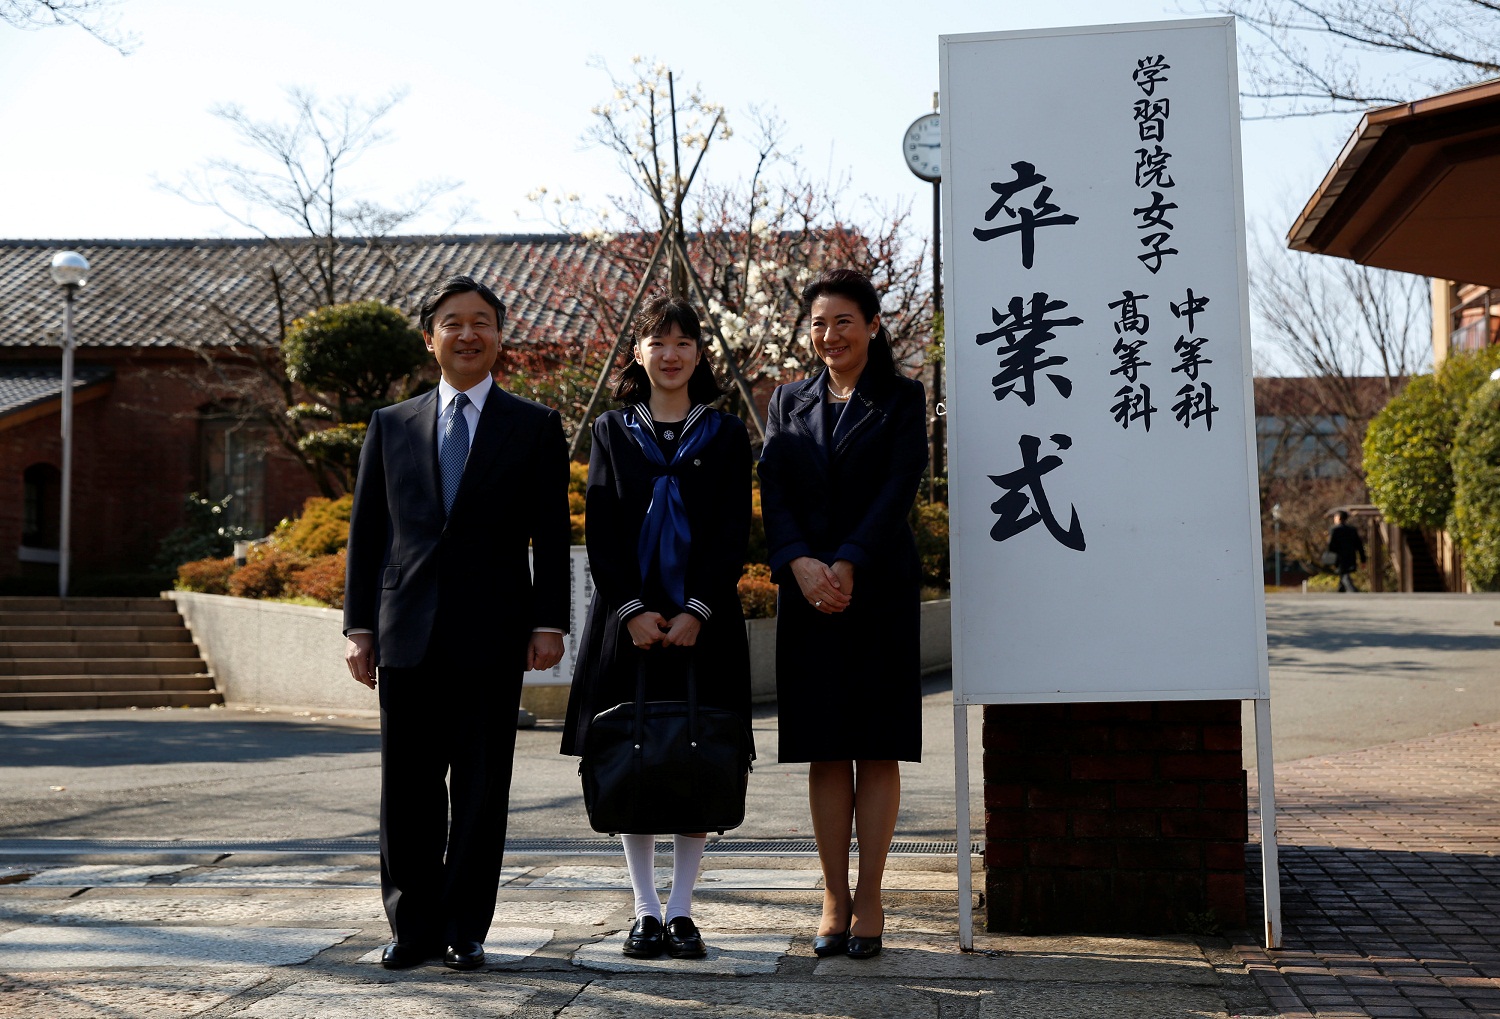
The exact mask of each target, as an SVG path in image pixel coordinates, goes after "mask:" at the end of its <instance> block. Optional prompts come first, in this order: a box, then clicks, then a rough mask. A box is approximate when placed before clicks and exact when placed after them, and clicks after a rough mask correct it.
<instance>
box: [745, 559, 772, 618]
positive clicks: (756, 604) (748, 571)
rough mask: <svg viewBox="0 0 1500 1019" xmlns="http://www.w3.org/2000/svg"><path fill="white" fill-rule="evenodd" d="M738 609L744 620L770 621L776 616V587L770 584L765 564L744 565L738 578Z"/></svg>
mask: <svg viewBox="0 0 1500 1019" xmlns="http://www.w3.org/2000/svg"><path fill="white" fill-rule="evenodd" d="M739 591H740V608H742V609H743V610H744V612H745V618H746V619H770V618H771V617H772V616H774V615H776V585H775V584H773V583H771V567H769V566H767V565H766V564H765V563H746V564H745V572H744V574H743V575H742V576H741V577H740V583H739Z"/></svg>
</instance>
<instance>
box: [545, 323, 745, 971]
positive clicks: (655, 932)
mask: <svg viewBox="0 0 1500 1019" xmlns="http://www.w3.org/2000/svg"><path fill="white" fill-rule="evenodd" d="M706 353H707V351H706V349H705V348H704V346H703V341H702V333H701V331H700V328H699V325H698V313H697V312H696V311H695V310H694V309H693V308H692V307H691V306H690V305H688V304H685V303H683V302H680V301H671V300H668V299H666V298H664V297H657V298H653V299H652V300H650V301H648V302H647V303H646V305H645V306H644V307H643V308H642V310H641V314H640V317H639V319H638V324H637V332H636V343H635V351H634V359H633V361H632V362H631V363H630V364H629V365H628V366H627V367H626V368H625V370H624V371H623V372H622V373H621V376H620V379H619V381H618V382H617V383H616V384H615V390H614V395H615V398H616V399H617V400H619V401H620V402H622V403H624V404H626V406H625V407H624V408H623V409H621V410H612V411H609V412H607V413H605V414H602V415H600V416H599V419H598V420H597V421H595V422H594V432H593V438H594V444H593V449H592V451H591V452H590V455H589V480H588V494H587V496H586V502H585V512H586V516H585V518H584V529H585V533H586V536H587V543H588V552H589V569H590V571H591V573H592V574H593V579H594V597H593V600H592V601H591V602H590V604H589V615H588V622H587V623H586V625H585V627H584V631H583V646H582V648H581V649H580V653H579V658H578V664H577V667H576V669H575V671H574V674H573V689H572V692H571V695H570V696H569V699H568V718H567V723H566V726H565V728H564V730H563V747H562V752H563V753H565V754H573V755H577V756H581V755H582V754H583V749H584V740H585V737H586V735H587V733H588V725H589V721H590V720H591V719H592V718H593V717H594V716H595V715H596V714H598V713H599V712H601V711H604V710H605V709H607V708H610V707H613V706H614V705H616V704H620V703H623V702H625V701H634V700H635V696H636V678H637V675H638V673H639V670H640V668H641V666H642V665H643V664H644V666H645V669H646V681H647V687H646V696H647V697H648V698H649V699H651V700H682V699H685V698H686V674H687V666H688V660H689V658H690V657H691V659H692V660H693V663H694V675H695V677H696V682H695V685H696V687H697V692H698V701H699V703H700V704H705V705H710V706H713V707H722V708H728V709H730V710H733V711H736V712H738V713H739V714H740V715H741V716H742V717H743V718H744V720H745V728H746V731H747V732H748V731H749V727H750V648H749V644H748V641H747V639H746V636H745V617H744V614H743V613H742V612H741V610H740V599H739V592H738V590H737V585H738V583H739V578H740V574H741V572H742V571H743V569H744V563H745V550H746V546H747V545H748V543H749V535H750V439H749V436H748V434H747V433H746V431H745V425H744V423H743V422H741V421H740V419H739V418H737V417H734V416H733V415H730V414H723V413H720V412H719V411H717V410H714V409H713V408H712V407H710V406H709V404H710V403H712V402H713V401H715V400H717V399H718V398H719V397H720V396H722V395H723V391H722V390H721V389H720V388H719V384H718V383H717V382H716V381H715V379H714V376H713V369H712V367H711V366H710V364H709V363H708V360H707V358H706ZM621 839H622V841H623V842H624V845H625V862H626V865H627V868H628V870H629V872H630V882H631V885H632V887H633V889H634V892H635V915H636V921H635V925H634V926H633V927H632V928H631V930H630V933H629V935H627V937H626V939H625V943H624V946H623V950H624V952H625V954H626V955H631V956H637V957H650V956H655V955H660V954H661V953H662V952H666V953H667V954H669V955H672V956H673V957H675V958H697V957H700V956H702V955H703V954H704V953H705V947H704V944H703V939H702V937H701V936H700V935H699V933H698V930H697V927H696V926H695V925H694V923H693V920H692V896H693V885H694V882H696V880H697V876H698V866H699V864H700V863H701V862H702V859H703V848H704V842H705V838H704V834H703V833H696V834H680V833H678V834H675V835H674V838H673V863H672V890H671V893H670V895H669V897H668V901H667V906H666V910H665V917H666V922H665V924H663V922H662V920H663V910H662V904H661V899H660V897H659V895H658V893H657V889H656V878H655V853H654V850H655V843H656V836H655V834H650V833H633V834H627V835H622V836H621Z"/></svg>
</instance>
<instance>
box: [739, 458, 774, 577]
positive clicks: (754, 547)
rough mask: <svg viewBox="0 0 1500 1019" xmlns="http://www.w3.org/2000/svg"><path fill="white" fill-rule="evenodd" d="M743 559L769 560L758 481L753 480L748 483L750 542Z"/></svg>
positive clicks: (755, 561) (762, 561) (748, 560)
mask: <svg viewBox="0 0 1500 1019" xmlns="http://www.w3.org/2000/svg"><path fill="white" fill-rule="evenodd" d="M745 561H746V562H752V563H768V562H770V561H771V550H770V547H769V546H768V545H767V544H766V522H765V520H764V519H763V518H762V517H761V515H760V483H759V482H758V481H753V480H752V482H751V485H750V544H749V546H748V547H747V548H746V550H745ZM768 576H769V574H768Z"/></svg>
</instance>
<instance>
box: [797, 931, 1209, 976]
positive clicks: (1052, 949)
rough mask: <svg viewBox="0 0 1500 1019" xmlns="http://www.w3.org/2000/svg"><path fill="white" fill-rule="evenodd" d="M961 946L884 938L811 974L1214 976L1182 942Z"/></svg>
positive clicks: (1009, 940)
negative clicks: (879, 947)
mask: <svg viewBox="0 0 1500 1019" xmlns="http://www.w3.org/2000/svg"><path fill="white" fill-rule="evenodd" d="M974 948H975V951H973V952H962V951H960V950H959V947H958V937H957V934H956V933H954V934H953V935H951V936H949V937H946V938H939V937H930V936H929V937H921V938H918V937H911V936H906V935H903V936H901V937H899V938H897V937H890V936H887V938H886V939H885V949H884V951H882V952H881V954H880V955H878V956H876V957H875V958H873V959H850V958H848V957H846V956H834V957H831V958H827V959H819V960H818V964H817V967H816V968H815V969H814V970H813V974H814V975H815V976H817V977H819V978H827V979H844V980H848V979H856V978H858V979H871V978H895V979H897V980H913V979H928V980H987V981H989V980H1006V981H1021V982H1068V983H1078V984H1161V985H1182V986H1203V987H1211V986H1214V985H1217V984H1218V982H1219V980H1218V975H1217V974H1216V973H1215V972H1214V969H1213V967H1212V966H1210V965H1209V964H1208V961H1207V960H1206V959H1205V958H1204V957H1203V952H1202V950H1201V949H1199V948H1198V946H1197V945H1196V944H1194V943H1193V942H1191V941H1187V940H1180V941H1179V940H1171V939H1165V938H1162V939H1156V938H1153V939H1144V938H1142V939H1130V938H1013V937H1006V938H1001V937H992V936H987V935H978V936H976V937H975V938H974Z"/></svg>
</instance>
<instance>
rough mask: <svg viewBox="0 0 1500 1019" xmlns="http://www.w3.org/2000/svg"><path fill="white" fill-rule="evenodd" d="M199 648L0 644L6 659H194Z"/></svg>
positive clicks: (139, 644)
mask: <svg viewBox="0 0 1500 1019" xmlns="http://www.w3.org/2000/svg"><path fill="white" fill-rule="evenodd" d="M197 657H198V648H197V647H196V646H195V645H193V644H191V643H189V642H187V641H178V642H176V643H158V642H156V641H135V642H128V643H127V642H121V643H113V644H106V643H103V642H99V643H94V642H90V643H87V644H84V643H79V642H77V641H67V640H64V641H0V659H5V658H16V659H20V658H197Z"/></svg>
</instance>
